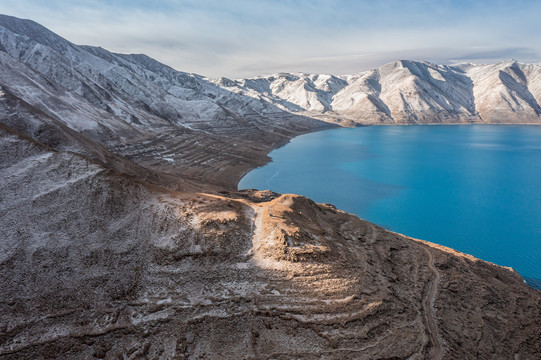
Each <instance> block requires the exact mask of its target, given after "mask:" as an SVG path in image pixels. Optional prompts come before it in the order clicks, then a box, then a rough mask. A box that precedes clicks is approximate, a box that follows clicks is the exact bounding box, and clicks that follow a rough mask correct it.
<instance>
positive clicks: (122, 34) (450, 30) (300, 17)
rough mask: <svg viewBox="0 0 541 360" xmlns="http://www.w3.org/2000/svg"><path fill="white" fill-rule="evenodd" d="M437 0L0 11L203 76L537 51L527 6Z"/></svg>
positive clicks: (12, 2) (175, 2) (173, 3)
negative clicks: (466, 7) (449, 4)
mask: <svg viewBox="0 0 541 360" xmlns="http://www.w3.org/2000/svg"><path fill="white" fill-rule="evenodd" d="M437 3H439V2H430V1H411V2H410V1H408V2H407V4H410V6H402V7H401V8H400V9H397V8H393V6H394V7H396V4H405V3H404V2H397V1H383V2H370V1H367V2H362V1H358V2H348V1H328V0H315V1H307V0H302V1H295V2H291V1H285V0H275V1H265V0H251V1H243V0H230V1H218V0H207V1H204V0H198V1H196V0H168V1H155V2H143V1H140V0H139V1H138V0H132V1H127V0H113V1H109V2H105V1H103V0H83V1H78V2H71V1H60V0H50V1H47V2H43V1H37V0H36V1H31V0H2V2H1V3H0V12H1V13H5V14H8V15H14V16H18V17H24V18H30V19H33V20H35V21H37V22H39V23H41V24H42V25H44V26H46V27H48V28H50V29H51V30H52V31H54V32H56V33H58V34H60V35H62V36H64V37H66V38H67V39H68V40H70V41H73V42H75V43H77V44H88V45H95V46H102V47H104V48H106V49H109V50H111V51H117V52H127V53H146V54H147V55H149V56H151V57H154V58H156V59H157V60H160V61H162V62H164V63H166V64H168V65H170V66H173V67H174V68H177V69H178V70H182V71H189V72H197V73H200V74H203V75H207V76H213V77H217V76H228V77H244V76H250V75H256V74H259V73H270V72H276V71H305V72H327V73H339V74H343V73H352V72H358V71H361V70H365V69H368V68H373V67H376V66H379V65H381V64H382V63H384V62H387V61H391V60H394V59H397V58H400V59H404V58H413V59H418V60H422V59H426V60H429V61H436V62H440V63H449V62H452V61H456V60H460V59H475V58H477V59H484V60H490V59H494V60H495V61H496V60H500V59H502V58H510V57H515V58H518V60H523V61H539V60H540V59H539V54H540V53H541V44H538V41H537V39H536V37H537V34H538V33H539V30H541V25H539V24H538V21H537V16H536V14H537V12H535V11H533V9H528V8H523V9H521V8H520V7H519V8H517V11H516V14H515V15H516V16H513V13H505V12H504V11H500V12H495V10H494V11H492V10H490V9H492V8H489V7H482V6H478V7H477V8H475V9H473V10H472V11H471V13H468V12H464V13H462V12H461V11H462V9H455V8H453V9H452V10H453V11H450V10H449V9H446V8H443V7H441V6H439V5H435V4H437ZM145 4H146V5H145ZM352 4H354V5H352ZM502 6H503V5H502ZM532 6H533V5H532ZM493 8H498V6H493ZM537 8H539V6H537ZM498 9H499V8H498ZM506 9H507V8H506ZM504 10H505V9H504ZM423 11H425V13H423ZM491 11H492V12H491ZM487 12H488V13H487ZM480 48H481V50H479V49H480ZM483 49H484V50H483Z"/></svg>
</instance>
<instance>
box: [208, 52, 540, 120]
mask: <svg viewBox="0 0 541 360" xmlns="http://www.w3.org/2000/svg"><path fill="white" fill-rule="evenodd" d="M540 79H541V66H539V64H523V63H519V62H517V61H514V60H511V61H505V62H502V63H498V64H494V65H473V64H461V65H456V66H445V65H435V64H431V63H428V62H417V61H407V60H400V61H394V62H392V63H389V64H386V65H383V66H382V67H380V68H378V69H374V70H370V71H366V72H362V73H359V74H355V75H348V76H333V75H314V74H285V73H281V74H275V75H270V76H262V77H256V78H252V79H241V80H229V79H223V78H222V79H219V80H217V81H215V83H216V84H219V85H220V86H223V87H225V88H227V89H228V90H231V91H233V92H235V93H243V94H246V95H249V96H252V97H253V96H255V95H256V94H257V95H259V96H261V98H263V99H265V100H266V101H268V102H269V103H271V104H274V105H276V106H277V107H279V108H281V109H284V110H286V111H290V112H293V113H300V114H305V115H307V116H314V117H316V118H319V119H323V120H327V121H349V122H352V123H358V124H365V123H368V124H378V123H398V124H402V123H440V122H441V123H457V122H466V123H468V122H485V123H518V122H521V123H522V122H523V123H539V122H541V117H540V115H541V107H540V105H539V104H540V102H541V80H540Z"/></svg>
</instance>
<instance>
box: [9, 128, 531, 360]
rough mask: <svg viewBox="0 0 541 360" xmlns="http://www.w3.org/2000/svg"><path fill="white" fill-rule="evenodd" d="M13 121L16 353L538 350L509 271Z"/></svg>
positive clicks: (371, 355) (448, 354) (345, 354)
mask: <svg viewBox="0 0 541 360" xmlns="http://www.w3.org/2000/svg"><path fill="white" fill-rule="evenodd" d="M1 135H2V136H1V142H0V144H1V146H2V152H1V154H2V159H1V160H2V161H1V162H0V163H1V169H0V176H1V177H2V179H3V181H2V184H1V188H0V191H1V193H2V194H3V197H2V198H1V202H0V211H1V218H2V229H1V231H2V233H3V234H4V235H3V241H2V243H1V246H2V251H1V252H0V253H1V254H2V257H1V259H0V274H1V276H0V288H2V290H3V291H2V292H1V293H0V297H1V301H0V304H1V305H0V306H1V307H2V308H1V311H0V314H1V315H0V324H1V326H2V327H1V332H2V337H1V342H0V357H1V358H4V359H22V358H59V359H60V358H64V359H74V358H81V359H83V358H118V357H126V358H161V359H172V358H176V359H184V358H282V359H289V358H298V357H302V358H321V357H323V358H358V359H390V358H401V359H406V358H410V359H425V358H440V357H439V356H438V354H439V355H444V358H449V359H458V358H460V359H478V358H486V359H508V358H513V357H515V358H519V359H535V358H538V357H539V355H540V354H541V347H540V344H541V342H540V341H539V340H540V339H539V336H540V334H541V321H540V313H539V311H540V306H541V304H540V296H539V295H540V293H539V292H538V291H536V290H533V289H531V288H529V287H528V286H526V285H525V284H524V283H523V282H522V279H521V277H520V276H519V275H518V274H516V273H515V272H514V271H512V270H509V269H505V268H501V267H498V266H496V265H492V264H489V263H486V262H483V261H480V260H477V259H475V258H473V257H471V256H468V255H464V254H461V253H457V252H454V251H452V250H450V249H447V248H443V247H439V246H436V245H433V244H429V243H424V242H420V241H416V240H412V239H409V238H406V237H404V236H400V235H397V234H394V233H390V232H388V231H386V230H384V229H381V228H379V227H377V226H375V225H372V224H370V223H368V222H365V221H362V220H359V219H358V218H356V217H354V216H352V215H349V214H346V213H343V212H341V211H340V210H337V209H335V208H334V207H333V206H331V205H326V204H315V203H314V202H312V201H311V200H309V199H306V198H303V197H300V196H296V195H279V194H275V193H271V192H235V193H221V194H220V193H215V194H204V193H177V192H171V191H167V190H164V189H162V188H158V187H156V186H154V185H150V184H148V183H145V182H141V181H134V180H133V179H130V178H128V177H126V176H125V175H122V174H119V173H116V172H114V171H111V170H107V169H105V168H103V167H102V166H101V165H99V164H96V163H94V162H92V161H89V160H87V159H84V158H82V157H80V156H78V155H75V154H70V153H66V152H55V151H51V149H47V148H45V147H43V146H42V145H40V144H37V143H34V142H32V141H30V140H28V139H24V138H21V137H20V136H19V135H18V134H15V133H13V132H11V131H9V130H7V129H3V130H2V132H1ZM7 150H9V151H7ZM7 154H9V155H7Z"/></svg>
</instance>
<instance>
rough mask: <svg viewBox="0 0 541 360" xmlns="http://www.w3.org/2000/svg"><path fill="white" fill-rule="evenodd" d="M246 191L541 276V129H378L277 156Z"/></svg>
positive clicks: (316, 140) (244, 184)
mask: <svg viewBox="0 0 541 360" xmlns="http://www.w3.org/2000/svg"><path fill="white" fill-rule="evenodd" d="M270 156H271V157H272V159H273V161H272V162H271V163H269V164H267V165H266V166H264V167H261V168H258V169H255V170H253V171H252V172H250V173H249V174H247V175H246V176H245V177H244V178H243V179H242V180H241V181H240V183H239V189H246V188H257V189H261V190H263V189H270V190H273V191H277V192H280V193H296V194H302V195H305V196H308V197H310V198H312V199H314V200H315V201H317V202H328V203H332V204H334V205H336V206H337V207H338V208H340V209H342V210H344V211H347V212H351V213H354V214H356V215H358V216H359V217H361V218H363V219H366V220H369V221H371V222H374V223H376V224H378V225H381V226H383V227H385V228H388V229H390V230H393V231H396V232H399V233H403V234H406V235H408V236H412V237H416V238H420V239H424V240H428V241H432V242H435V243H438V244H442V245H445V246H449V247H452V248H454V249H457V250H459V251H462V252H466V253H469V254H472V255H474V256H476V257H479V258H481V259H483V260H487V261H491V262H494V263H496V264H499V265H503V266H511V267H513V268H514V269H515V270H517V271H518V272H519V273H521V274H522V275H523V276H524V277H529V278H537V279H541V126H492V125H464V126H462V125H457V126H428V125H426V126H374V127H362V128H345V129H335V130H327V131H322V132H316V133H312V134H308V135H303V136H300V137H297V138H295V139H293V140H292V141H291V142H290V143H289V144H287V145H286V146H284V147H282V148H280V149H277V150H274V151H273V152H271V153H270Z"/></svg>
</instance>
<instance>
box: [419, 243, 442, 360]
mask: <svg viewBox="0 0 541 360" xmlns="http://www.w3.org/2000/svg"><path fill="white" fill-rule="evenodd" d="M421 246H422V248H423V250H424V251H425V252H426V254H427V255H428V267H429V268H430V270H431V271H432V272H433V273H434V279H433V280H432V282H431V284H430V288H429V289H428V292H427V293H426V296H425V298H424V299H423V309H424V313H425V319H426V324H427V326H428V334H429V336H430V341H431V342H432V344H433V345H434V354H432V360H441V359H442V358H443V344H442V341H441V339H440V337H439V336H438V326H437V325H436V321H435V320H434V312H433V309H432V304H433V303H434V300H435V299H436V292H437V291H438V285H439V282H440V272H439V271H438V269H436V267H435V266H434V254H432V251H430V249H429V248H428V247H426V246H423V245H421Z"/></svg>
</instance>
